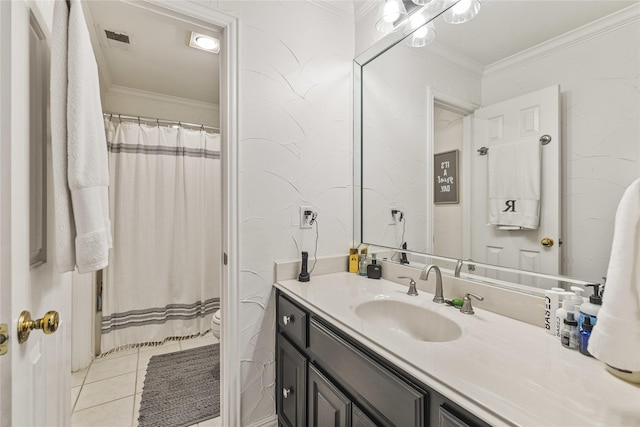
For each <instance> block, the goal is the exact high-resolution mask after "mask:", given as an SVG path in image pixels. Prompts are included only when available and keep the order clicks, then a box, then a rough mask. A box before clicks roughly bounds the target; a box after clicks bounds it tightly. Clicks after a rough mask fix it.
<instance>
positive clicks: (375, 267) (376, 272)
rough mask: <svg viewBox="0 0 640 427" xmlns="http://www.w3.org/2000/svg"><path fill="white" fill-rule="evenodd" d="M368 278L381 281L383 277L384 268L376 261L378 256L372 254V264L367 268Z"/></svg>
mask: <svg viewBox="0 0 640 427" xmlns="http://www.w3.org/2000/svg"><path fill="white" fill-rule="evenodd" d="M367 277H368V278H369V279H379V278H380V277H382V266H381V265H380V264H378V262H377V261H376V254H373V253H372V254H371V264H369V265H368V266H367Z"/></svg>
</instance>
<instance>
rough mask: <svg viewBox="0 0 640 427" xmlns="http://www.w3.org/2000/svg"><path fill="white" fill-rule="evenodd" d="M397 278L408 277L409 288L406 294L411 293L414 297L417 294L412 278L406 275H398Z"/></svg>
mask: <svg viewBox="0 0 640 427" xmlns="http://www.w3.org/2000/svg"><path fill="white" fill-rule="evenodd" d="M398 279H409V290H408V291H407V295H411V296H412V297H415V296H417V295H418V290H417V289H416V281H415V280H413V278H411V277H408V276H398Z"/></svg>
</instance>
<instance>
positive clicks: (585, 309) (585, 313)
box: [578, 283, 602, 331]
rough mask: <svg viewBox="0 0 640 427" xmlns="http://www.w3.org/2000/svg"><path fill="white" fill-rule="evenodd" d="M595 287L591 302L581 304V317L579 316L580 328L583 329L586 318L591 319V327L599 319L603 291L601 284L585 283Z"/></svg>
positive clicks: (590, 298)
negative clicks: (601, 290)
mask: <svg viewBox="0 0 640 427" xmlns="http://www.w3.org/2000/svg"><path fill="white" fill-rule="evenodd" d="M585 286H590V287H593V295H591V296H590V297H589V302H585V303H584V304H582V305H581V306H580V317H578V330H580V331H582V325H583V323H584V320H585V318H587V317H588V318H589V319H590V322H589V323H590V324H591V327H593V326H594V325H595V324H596V320H597V319H598V312H599V311H600V308H601V307H602V293H601V292H600V286H601V285H600V284H599V283H593V284H591V285H585Z"/></svg>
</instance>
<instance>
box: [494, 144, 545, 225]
mask: <svg viewBox="0 0 640 427" xmlns="http://www.w3.org/2000/svg"><path fill="white" fill-rule="evenodd" d="M540 155H541V154H540V142H539V141H538V140H537V139H531V140H528V141H518V142H510V143H506V144H500V145H492V146H491V151H490V152H489V165H488V171H489V224H492V225H496V226H497V227H499V228H501V229H505V230H518V229H531V230H535V229H537V228H538V226H539V224H540V176H541V174H540V165H541V160H540Z"/></svg>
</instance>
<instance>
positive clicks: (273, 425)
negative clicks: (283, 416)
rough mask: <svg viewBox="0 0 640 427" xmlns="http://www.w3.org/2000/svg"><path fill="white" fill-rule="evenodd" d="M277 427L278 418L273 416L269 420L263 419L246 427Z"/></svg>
mask: <svg viewBox="0 0 640 427" xmlns="http://www.w3.org/2000/svg"><path fill="white" fill-rule="evenodd" d="M277 426H278V416H277V415H276V414H273V415H272V416H270V417H269V418H265V419H263V420H260V421H258V422H256V423H253V424H249V425H248V426H246V427H277Z"/></svg>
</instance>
